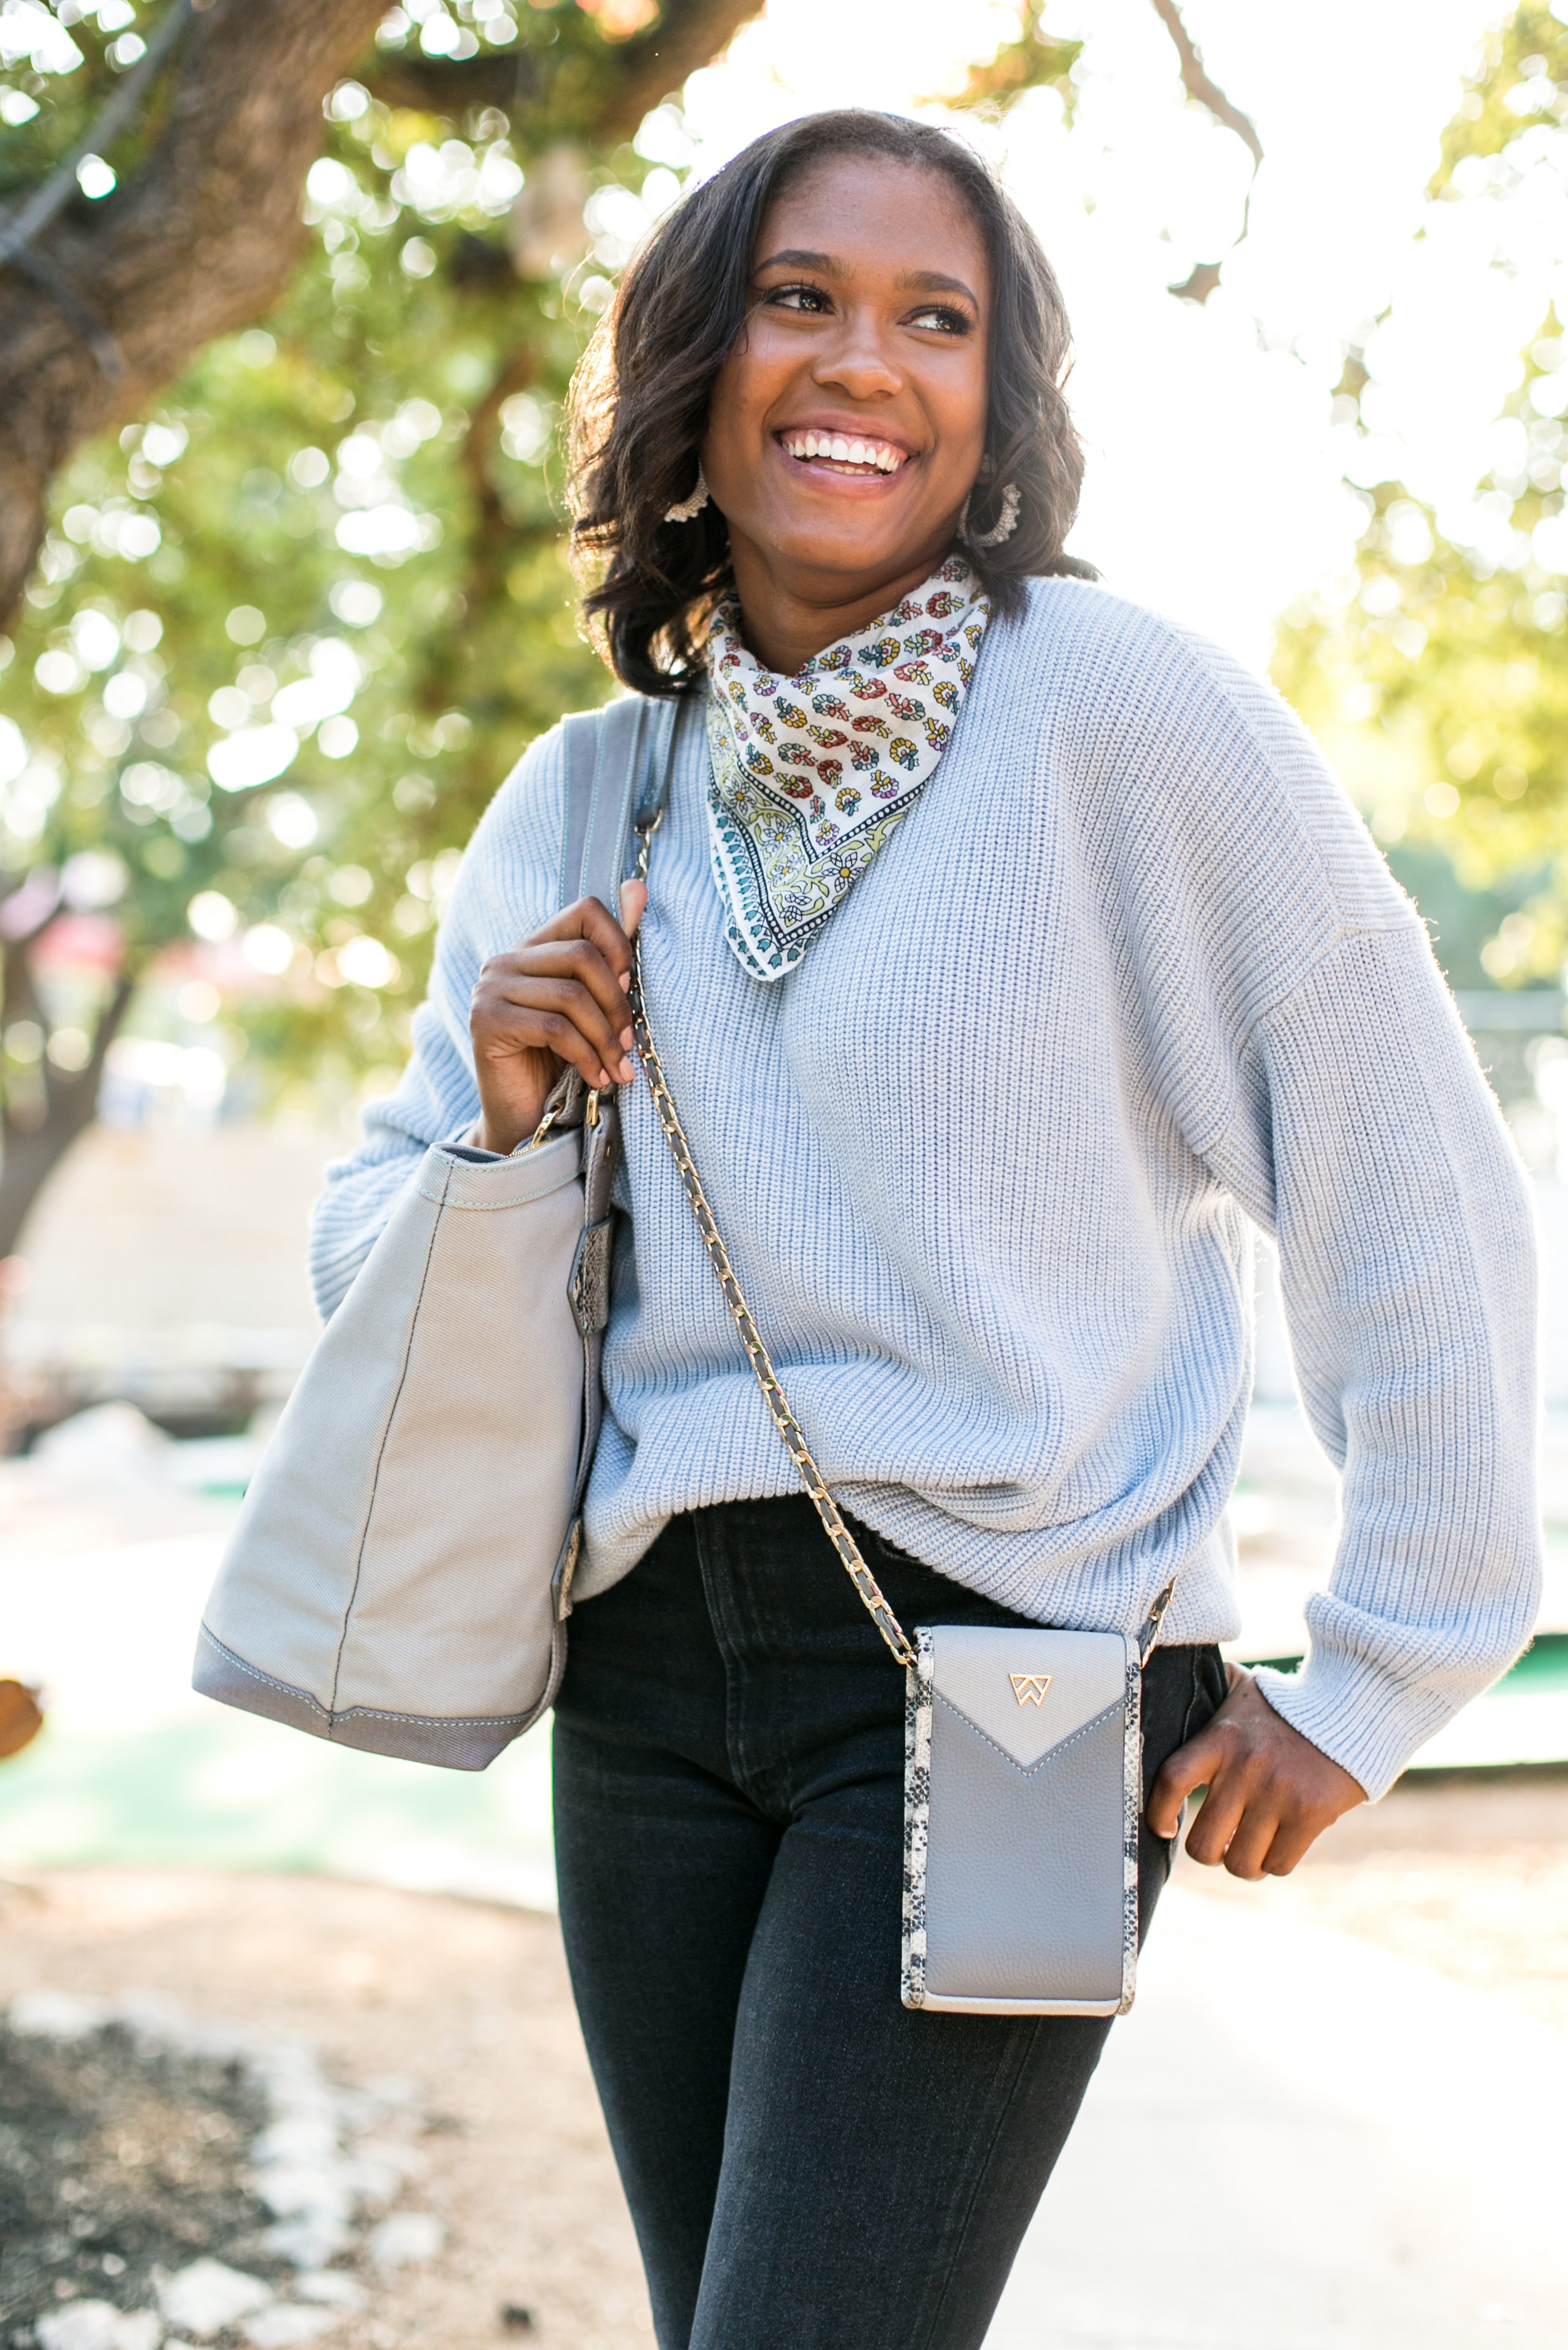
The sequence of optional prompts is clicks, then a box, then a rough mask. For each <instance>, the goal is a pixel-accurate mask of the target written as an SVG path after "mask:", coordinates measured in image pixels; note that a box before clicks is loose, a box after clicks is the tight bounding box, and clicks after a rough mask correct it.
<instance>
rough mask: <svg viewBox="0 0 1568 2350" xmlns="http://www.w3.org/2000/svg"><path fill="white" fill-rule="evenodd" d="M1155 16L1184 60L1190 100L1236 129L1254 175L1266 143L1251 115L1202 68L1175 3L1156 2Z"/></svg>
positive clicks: (1185, 85) (1173, 0)
mask: <svg viewBox="0 0 1568 2350" xmlns="http://www.w3.org/2000/svg"><path fill="white" fill-rule="evenodd" d="M1153 5H1154V13H1155V15H1156V16H1158V18H1159V21H1160V23H1161V24H1162V25H1163V26H1165V29H1166V31H1167V32H1168V34H1169V35H1170V37H1171V39H1172V40H1173V41H1174V42H1175V44H1176V54H1177V56H1178V57H1179V58H1180V60H1181V86H1182V88H1184V89H1185V90H1186V92H1187V95H1188V97H1189V98H1195V99H1197V101H1198V103H1199V106H1206V107H1207V108H1208V109H1209V111H1210V114H1211V115H1212V116H1213V117H1214V120H1215V121H1216V122H1222V123H1223V124H1224V126H1225V128H1226V130H1233V131H1234V132H1235V134H1236V136H1237V138H1238V139H1239V140H1241V144H1242V146H1243V147H1245V148H1246V149H1247V151H1248V152H1249V153H1250V154H1251V158H1252V169H1253V171H1254V172H1255V171H1256V170H1257V168H1258V166H1259V164H1260V163H1261V162H1262V160H1263V142H1262V140H1261V139H1260V138H1259V136H1258V130H1257V125H1256V124H1255V123H1254V122H1253V120H1252V119H1251V115H1248V114H1243V113H1242V111H1241V108H1240V107H1239V106H1232V105H1231V100H1230V99H1228V98H1227V97H1226V95H1225V93H1224V91H1223V90H1222V89H1221V88H1220V85H1219V83H1218V82H1217V81H1211V80H1210V78H1209V76H1208V74H1207V73H1206V72H1205V71H1204V69H1203V59H1202V58H1201V57H1199V53H1198V51H1197V49H1196V48H1195V47H1193V43H1192V36H1191V35H1190V34H1189V31H1188V29H1187V27H1186V26H1185V25H1184V24H1183V23H1182V21H1181V11H1180V9H1179V7H1178V6H1177V5H1176V0H1153Z"/></svg>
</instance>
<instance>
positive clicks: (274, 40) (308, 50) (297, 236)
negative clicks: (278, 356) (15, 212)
mask: <svg viewBox="0 0 1568 2350" xmlns="http://www.w3.org/2000/svg"><path fill="white" fill-rule="evenodd" d="M384 14H385V6H384V0H310V5H309V6H302V5H300V0H214V5H213V6H212V7H210V8H209V9H207V10H205V11H204V12H203V13H202V15H200V16H196V17H195V18H194V19H193V21H192V26H191V30H190V32H189V33H188V34H187V35H186V36H185V44H184V47H183V49H182V52H181V53H180V55H179V57H178V58H177V59H176V61H175V64H174V66H173V68H171V70H172V71H173V72H175V73H176V75H177V77H178V78H177V81H176V85H175V88H174V92H173V99H172V104H171V109H170V113H169V120H168V125H167V128H166V129H165V130H164V131H163V134H162V136H161V139H160V140H159V141H158V143H157V146H156V147H155V148H154V150H153V151H152V154H151V157H150V158H149V160H148V161H147V163H146V164H145V166H144V167H143V168H142V170H141V171H140V172H137V174H136V176H135V177H134V179H132V180H131V181H130V182H129V183H128V184H127V185H125V186H124V187H122V188H119V189H118V190H117V191H116V192H115V193H114V194H113V195H111V196H108V197H106V198H104V199H103V200H102V202H101V203H96V204H93V205H91V206H88V205H87V204H86V203H85V201H84V200H81V199H74V200H73V202H72V203H70V204H69V205H68V206H67V208H66V209H65V210H64V211H63V212H62V213H60V214H59V215H58V216H57V218H56V220H55V221H54V222H53V223H52V224H50V225H49V226H48V227H47V228H45V229H43V230H41V231H40V232H39V234H38V235H37V237H36V240H35V241H34V244H33V247H32V250H33V251H34V252H35V253H36V254H37V255H39V256H40V257H41V258H42V260H43V261H44V262H45V263H46V264H47V268H48V269H49V270H50V271H52V272H53V273H54V274H55V275H56V276H57V277H58V279H59V280H61V281H62V282H63V284H64V286H66V287H67V288H68V290H69V293H70V295H71V296H74V297H75V301H76V302H77V303H78V304H85V305H86V307H87V308H88V311H90V312H91V314H92V316H93V317H94V318H95V319H96V320H97V321H98V324H99V328H100V329H101V330H102V332H103V333H105V334H107V335H108V336H109V337H110V338H112V340H113V342H114V343H115V344H116V345H117V346H118V348H119V359H120V362H121V366H120V371H119V373H114V372H112V371H111V372H109V373H105V372H104V370H103V369H102V368H101V367H100V365H99V359H98V357H97V356H95V354H94V352H93V350H92V349H91V348H90V347H89V345H88V342H87V341H86V340H85V339H84V338H83V335H82V334H81V332H80V331H79V329H78V326H76V325H73V324H72V322H71V320H70V318H69V317H67V315H66V311H65V310H64V309H63V308H62V307H61V305H60V302H59V301H58V300H57V298H56V297H55V296H53V295H52V294H51V293H49V292H48V291H47V290H46V289H45V288H44V287H41V286H39V285H38V284H37V283H36V281H35V280H34V279H33V278H32V277H31V276H28V275H26V273H25V272H24V271H23V270H21V269H19V268H17V267H16V266H15V265H13V266H12V267H10V268H8V269H5V270H4V271H0V352H3V353H4V354H5V357H4V360H3V361H0V624H3V623H4V621H5V618H6V617H7V615H8V614H9V613H10V612H11V611H12V610H14V608H15V607H16V601H17V599H18V598H19V597H20V595H21V593H22V590H23V588H24V587H25V586H26V581H27V577H28V574H29V573H30V572H31V570H32V567H33V564H34V562H35V560H36V556H37V552H38V547H39V546H40V544H41V542H42V538H43V534H44V515H45V498H46V496H47V490H48V485H49V482H50V479H51V477H52V475H53V474H54V473H56V472H57V469H58V468H59V467H60V466H61V465H62V464H63V463H65V461H66V459H67V457H68V456H69V455H70V454H71V452H72V451H73V450H74V449H75V448H77V447H78V444H79V443H80V442H82V441H84V440H86V439H87V438H88V436H89V435H90V434H92V433H95V432H103V431H105V430H106V429H108V428H109V427H110V426H113V425H115V424H119V423H120V422H122V421H124V420H125V419H126V418H127V417H131V416H139V415H140V414H142V413H143V412H144V411H145V410H146V407H147V404H148V402H149V400H151V398H152V396H153V395H154V394H155V393H156V392H157V391H158V390H160V389H161V386H162V385H164V384H166V383H168V382H169V381H170V380H171V378H172V377H173V376H175V375H177V374H178V373H179V371H180V369H182V367H183V366H184V364H185V362H186V360H187V359H190V358H191V356H192V353H193V352H194V351H196V350H198V349H199V348H201V346H202V344H203V343H206V342H209V341H211V339H212V338H213V336H215V335H221V334H225V333H227V332H228V331H229V329H230V328H234V327H237V326H242V325H244V322H245V321H246V320H247V319H251V318H254V317H259V316H260V315H261V314H262V313H263V312H265V311H266V310H268V309H270V308H271V307H272V306H273V304H274V303H275V301H276V299H277V297H278V296H279V295H280V294H281V293H282V291H283V288H284V286H285V284H286V281H287V278H288V276H289V273H290V271H291V270H292V268H293V267H294V265H295V262H296V259H297V257H298V255H299V252H300V249H301V244H302V242H303V239H304V234H305V231H304V228H303V225H302V224H301V220H300V205H299V197H300V190H301V188H302V186H303V185H304V181H305V175H306V172H307V171H308V170H309V168H310V165H311V163H312V162H313V161H315V158H316V157H317V154H318V153H319V152H320V149H321V142H322V139H323V136H324V126H323V120H322V112H321V103H322V99H324V98H325V96H326V95H327V91H328V90H330V89H331V88H332V86H333V84H334V83H335V82H337V81H338V80H340V79H341V78H343V76H344V75H345V74H347V73H348V70H349V68H350V67H351V66H353V65H354V63H355V62H356V60H357V59H358V57H359V55H360V52H361V51H362V50H363V48H364V47H365V45H366V43H367V42H368V41H369V39H370V37H371V36H372V34H373V33H374V31H375V28H376V26H377V23H378V22H379V19H380V17H381V16H383V15H384Z"/></svg>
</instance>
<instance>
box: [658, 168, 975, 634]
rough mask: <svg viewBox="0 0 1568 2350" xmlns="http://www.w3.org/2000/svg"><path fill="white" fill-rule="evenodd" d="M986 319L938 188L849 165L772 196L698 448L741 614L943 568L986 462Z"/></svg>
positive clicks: (965, 226)
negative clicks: (770, 599) (725, 531)
mask: <svg viewBox="0 0 1568 2350" xmlns="http://www.w3.org/2000/svg"><path fill="white" fill-rule="evenodd" d="M990 302H991V277H990V272H989V270H988V268H987V266H986V257H985V248H984V244H983V243H982V241H981V234H980V230H979V227H978V225H977V224H976V223H975V221H974V219H973V217H972V215H971V213H970V211H969V208H968V206H967V205H966V204H965V203H964V201H963V199H962V197H961V195H960V193H959V192H958V191H957V189H956V188H955V187H954V186H953V185H952V182H950V180H948V179H947V178H946V177H945V176H943V175H942V174H940V173H938V172H924V171H919V170H917V169H913V168H911V167H910V166H909V165H906V164H902V163H894V162H889V161H887V160H885V159H879V158H876V157H870V158H867V159H866V160H865V161H859V160H857V159H853V158H849V157H836V158H831V159H828V160H826V161H823V162H822V163H820V164H818V165H816V166H815V168H814V169H813V170H811V171H809V172H806V173H805V174H803V176H802V177H801V178H800V179H799V180H796V181H794V182H792V183H791V185H790V186H789V187H788V188H787V189H786V190H785V191H784V192H783V193H782V194H781V195H780V196H779V197H778V198H777V200H776V201H775V202H774V204H773V205H772V206H771V207H770V209H769V211H768V213H767V214H766V216H765V217H764V219H763V227H762V232H761V234H760V235H759V236H758V239H757V244H756V250H755V254H754V255H753V267H752V307H751V310H750V313H749V316H748V318H747V323H746V327H745V329H744V331H743V333H742V337H741V339H740V341H739V343H738V344H737V346H736V348H735V349H734V350H733V351H732V353H731V355H730V357H729V359H727V360H726V361H725V363H724V366H723V368H722V369H721V371H720V374H719V378H718V380H717V382H716V384H715V386H714V390H713V399H712V405H711V411H710V417H709V425H708V432H707V437H706V439H705V440H704V442H703V444H702V469H703V472H704V473H705V474H706V476H707V480H708V484H709V487H710V489H711V492H712V494H713V498H714V501H715V503H716V504H717V505H718V507H719V509H720V511H721V512H722V515H724V517H725V519H726V520H727V522H728V524H729V525H730V539H731V546H732V552H733V556H734V562H735V574H736V579H737V583H738V585H739V587H740V591H741V598H742V605H747V604H748V603H749V595H750V590H751V589H752V588H753V587H755V588H759V589H764V590H766V589H771V590H772V591H774V593H775V594H776V593H777V592H778V591H780V590H783V591H784V593H785V594H787V595H790V596H792V597H796V598H800V599H801V600H802V601H804V602H807V603H811V604H820V605H824V606H841V605H846V604H849V603H853V602H855V601H856V600H857V599H858V598H859V597H861V596H862V595H869V596H871V597H872V598H876V596H877V593H878V591H879V589H880V587H882V585H883V584H884V583H898V582H899V581H901V580H903V579H904V578H906V577H908V578H909V584H911V585H912V584H915V582H916V581H917V580H918V579H919V578H920V577H925V575H926V573H927V572H928V571H929V570H931V569H934V568H935V567H936V565H937V564H938V563H939V562H940V559H941V557H942V556H943V555H944V554H945V553H946V551H947V548H948V546H949V544H950V540H951V537H952V534H953V529H954V525H955V523H956V521H957V517H958V514H959V510H960V508H961V506H962V504H963V502H964V500H965V498H966V497H967V496H968V494H969V493H970V490H971V486H972V484H973V483H974V479H975V475H976V473H978V471H979V468H980V462H981V453H982V452H983V448H984V443H985V425H986V369H987V347H988V342H989V332H990V323H991V321H990ZM868 617H869V615H868Z"/></svg>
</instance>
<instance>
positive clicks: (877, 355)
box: [811, 320, 904, 400]
mask: <svg viewBox="0 0 1568 2350" xmlns="http://www.w3.org/2000/svg"><path fill="white" fill-rule="evenodd" d="M811 372H812V380H813V381H814V382H815V383H819V384H823V385H825V386H826V385H827V384H836V386H837V387H838V389H839V390H841V391H845V392H847V393H848V395H849V397H850V399H851V400H872V399H875V398H877V395H878V394H882V395H886V394H887V393H888V392H890V391H900V390H902V389H903V383H904V379H903V376H902V374H901V373H900V371H899V369H898V367H897V366H896V365H895V363H894V360H893V357H892V354H891V352H890V351H888V349H887V348H886V347H885V346H884V344H883V342H882V339H881V338H880V336H879V335H878V334H877V331H876V329H875V328H872V327H870V326H869V325H867V324H861V325H857V323H856V322H855V321H854V320H848V321H846V324H845V328H844V331H843V333H842V334H840V335H838V336H836V338H834V340H833V341H832V343H830V344H829V345H828V346H827V348H826V349H825V350H822V351H819V352H818V354H817V357H816V360H815V365H814V366H813V368H812V371H811Z"/></svg>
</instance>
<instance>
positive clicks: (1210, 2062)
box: [986, 1885, 1568, 2350]
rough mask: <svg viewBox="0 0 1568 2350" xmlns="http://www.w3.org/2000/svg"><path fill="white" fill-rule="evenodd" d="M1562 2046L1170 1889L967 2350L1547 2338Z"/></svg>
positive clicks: (1554, 2292) (1563, 2230)
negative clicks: (977, 2337)
mask: <svg viewBox="0 0 1568 2350" xmlns="http://www.w3.org/2000/svg"><path fill="white" fill-rule="evenodd" d="M1565 2112H1568V2039H1565V2038H1564V2037H1563V2035H1562V2034H1560V2033H1554V2032H1552V2030H1550V2029H1549V2028H1548V2027H1547V2026H1545V2025H1543V2024H1537V2023H1535V2022H1532V2021H1531V2020H1530V2019H1529V2018H1527V2017H1525V2016H1523V2015H1521V2014H1520V2013H1517V2012H1515V2011H1514V2010H1513V2009H1511V2007H1510V2006H1509V2005H1508V2004H1507V2002H1504V2001H1503V2000H1501V1999H1498V1998H1495V1997H1492V1996H1489V1995H1487V1994H1483V1993H1480V1992H1477V1991H1467V1990H1465V1989H1464V1988H1462V1987H1461V1986H1460V1985H1458V1984H1455V1983H1450V1982H1449V1981H1445V1980H1444V1979H1443V1978H1441V1977H1439V1976H1438V1975H1435V1974H1431V1973H1429V1972H1428V1971H1427V1970H1425V1969H1424V1968H1418V1967H1413V1966H1410V1965H1407V1964H1406V1963H1405V1962H1404V1961H1402V1960H1397V1959H1395V1958H1392V1957H1389V1956H1387V1955H1386V1954H1385V1953H1384V1952H1382V1951H1380V1950H1373V1949H1371V1948H1369V1947H1368V1946H1367V1945H1366V1943H1363V1942H1359V1941H1354V1940H1352V1939H1350V1938H1349V1937H1348V1936H1344V1935H1339V1934H1334V1933H1330V1932H1327V1931H1325V1930H1324V1929H1318V1928H1313V1927H1308V1926H1303V1925H1301V1924H1297V1923H1286V1922H1284V1921H1281V1920H1272V1919H1266V1918H1251V1917H1249V1916H1248V1915H1247V1912H1246V1910H1245V1908H1243V1907H1241V1905H1239V1904H1236V1903H1233V1902H1231V1901H1225V1900H1216V1899H1213V1898H1209V1897H1206V1896H1204V1895H1202V1894H1199V1893H1196V1892H1192V1891H1187V1890H1184V1889H1183V1888H1182V1887H1180V1886H1179V1885H1178V1886H1176V1887H1173V1888H1172V1889H1171V1890H1170V1891H1169V1892H1168V1894H1167V1895H1166V1896H1165V1898H1164V1899H1163V1900H1162V1902H1161V1906H1160V1911H1159V1916H1158V1921H1157V1923H1156V1925H1155V1928H1154V1929H1153V1932H1152V1934H1151V1937H1150V1940H1149V1944H1148V1949H1147V1954H1146V1959H1145V1963H1144V1967H1143V1972H1142V1981H1141V1983H1140V1986H1139V1991H1138V1999H1137V2006H1136V2007H1135V2009H1134V2010H1133V2012H1132V2014H1131V2015H1130V2016H1128V2017H1127V2018H1126V2019H1125V2020H1124V2021H1123V2022H1121V2023H1119V2024H1117V2025H1116V2029H1115V2030H1114V2031H1113V2033H1112V2034H1111V2042H1110V2046H1109V2048H1108V2050H1107V2053H1106V2057H1105V2060H1104V2062H1103V2063H1102V2064H1101V2067H1100V2071H1099V2074H1098V2075H1097V2076H1096V2082H1095V2085H1094V2086H1093V2088H1092V2089H1091V2091H1090V2095H1089V2097H1088V2100H1087V2103H1086V2104H1085V2108H1084V2112H1083V2115H1082V2116H1081V2118H1080V2120H1079V2123H1078V2126H1077V2128H1076V2130H1075V2133H1074V2135H1073V2137H1072V2139H1071V2141H1070V2143H1069V2145H1068V2147H1067V2151H1066V2153H1065V2154H1064V2157H1063V2159H1062V2162H1061V2165H1060V2167H1059V2168H1058V2170H1057V2173H1056V2177H1055V2178H1054V2181H1053V2183H1052V2187H1051V2190H1050V2192H1049V2194H1048V2195H1047V2197H1046V2199H1045V2201H1044V2205H1043V2206H1042V2208H1041V2210H1040V2213H1039V2216H1038V2218H1037V2219H1036V2220H1035V2222H1034V2225H1033V2228H1032V2229H1031V2230H1030V2232H1029V2234H1028V2236H1027V2238H1026V2239H1025V2241H1024V2245H1023V2251H1022V2253H1021V2255H1020V2258H1019V2261H1018V2263H1017V2266H1016V2268H1015V2269H1014V2271H1013V2274H1012V2282H1011V2283H1010V2285H1009V2287H1008V2290H1007V2293H1006V2295H1005V2297H1004V2299H1003V2302H1002V2308H1001V2309H1000V2311H999V2312H998V2314H997V2318H996V2322H995V2324H994V2325H993V2327H992V2332H991V2334H990V2335H989V2337H988V2340H987V2345H986V2350H1493V2345H1495V2346H1496V2350H1505V2345H1519V2350H1563V2345H1568V2133H1565V2131H1564V2126H1563V2115H1564V2113H1565Z"/></svg>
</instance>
